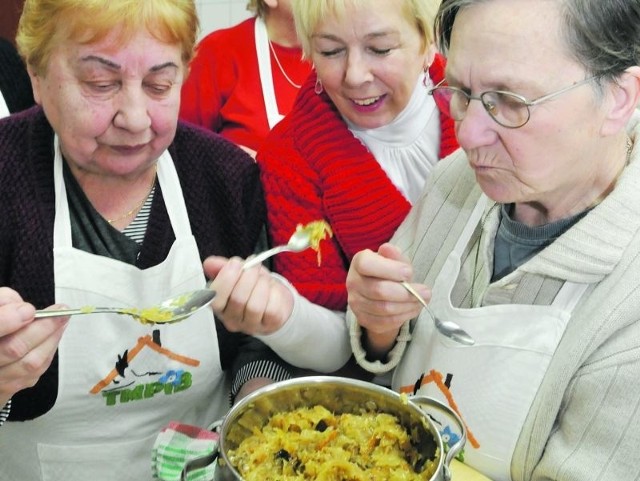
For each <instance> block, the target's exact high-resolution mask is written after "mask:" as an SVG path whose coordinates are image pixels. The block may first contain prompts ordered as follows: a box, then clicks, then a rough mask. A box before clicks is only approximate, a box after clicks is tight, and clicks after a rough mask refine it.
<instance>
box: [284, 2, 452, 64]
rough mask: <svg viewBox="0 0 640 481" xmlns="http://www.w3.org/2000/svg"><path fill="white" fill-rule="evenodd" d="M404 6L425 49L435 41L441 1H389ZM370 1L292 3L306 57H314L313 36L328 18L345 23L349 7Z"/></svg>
mask: <svg viewBox="0 0 640 481" xmlns="http://www.w3.org/2000/svg"><path fill="white" fill-rule="evenodd" d="M387 1H393V2H394V3H396V4H398V5H399V7H401V8H402V9H403V11H404V13H405V15H406V17H407V19H408V20H409V21H410V22H413V23H414V24H415V26H416V28H417V29H418V31H419V32H420V34H421V36H422V38H423V47H426V46H427V45H431V44H432V43H433V41H434V36H433V21H434V19H435V16H436V12H437V11H438V7H439V6H440V0H387ZM368 3H369V0H292V2H291V7H292V8H291V9H292V11H293V18H294V20H295V24H296V31H297V32H298V38H299V40H300V43H301V44H302V49H303V51H304V54H305V57H307V58H309V56H310V55H311V36H312V35H313V33H314V31H315V29H316V27H317V26H318V24H319V23H320V22H321V21H322V19H324V18H326V16H327V15H335V16H336V17H337V18H339V19H341V20H344V19H345V18H346V16H347V9H348V8H349V7H350V6H355V7H366V6H367V4H368Z"/></svg>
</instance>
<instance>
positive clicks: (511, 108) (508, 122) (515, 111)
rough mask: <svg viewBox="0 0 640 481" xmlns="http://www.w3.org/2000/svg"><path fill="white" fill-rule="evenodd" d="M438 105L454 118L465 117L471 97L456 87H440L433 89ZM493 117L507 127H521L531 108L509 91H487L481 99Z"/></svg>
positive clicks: (460, 118) (458, 119)
mask: <svg viewBox="0 0 640 481" xmlns="http://www.w3.org/2000/svg"><path fill="white" fill-rule="evenodd" d="M433 98H434V100H435V102H436V105H437V107H438V108H439V109H440V110H441V111H442V112H443V113H444V114H445V115H448V116H449V117H451V118H452V119H453V120H456V121H460V120H462V119H463V118H464V116H465V114H466V113H467V109H468V107H469V102H471V97H470V96H469V95H468V94H467V93H466V92H464V91H462V90H458V89H454V88H447V87H444V88H439V89H437V90H434V91H433ZM477 100H480V101H481V102H482V105H483V106H484V108H485V110H486V111H487V112H488V113H489V115H491V117H492V118H493V119H494V120H495V121H496V122H498V123H499V124H501V125H504V126H505V127H519V126H521V125H524V124H525V123H526V122H527V120H528V119H529V110H528V107H527V104H526V103H525V101H523V99H521V98H520V97H518V96H517V95H515V94H510V93H508V92H485V93H483V94H482V95H481V96H480V98H479V99H477Z"/></svg>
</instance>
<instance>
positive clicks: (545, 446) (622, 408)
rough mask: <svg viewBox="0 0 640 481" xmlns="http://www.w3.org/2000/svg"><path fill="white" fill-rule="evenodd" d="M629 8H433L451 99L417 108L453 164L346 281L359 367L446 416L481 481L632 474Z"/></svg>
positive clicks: (636, 327) (636, 167) (639, 306)
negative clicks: (463, 438) (457, 332)
mask: <svg viewBox="0 0 640 481" xmlns="http://www.w3.org/2000/svg"><path fill="white" fill-rule="evenodd" d="M639 12H640V4H639V3H638V1H637V0H620V1H616V2H602V1H601V0H587V1H577V0H567V1H547V2H540V1H536V0H523V1H519V2H513V1H510V0H488V1H486V0H485V1H481V0H445V1H443V2H442V4H441V6H440V10H439V14H438V16H437V23H436V27H437V31H438V33H439V36H440V37H439V43H440V47H441V48H442V49H443V51H445V52H446V54H447V58H448V63H447V70H446V80H447V82H448V86H443V85H438V86H436V87H435V88H433V89H432V91H431V93H432V95H433V96H434V98H435V100H436V102H437V103H438V106H439V107H440V108H441V109H442V111H443V112H445V113H447V114H448V115H450V116H451V117H452V118H453V119H454V120H455V122H456V134H457V138H458V141H459V143H460V146H461V147H462V149H461V150H459V151H458V152H456V153H454V154H452V155H451V156H450V157H449V158H447V159H445V160H444V161H442V163H441V164H439V165H438V166H437V167H436V170H435V173H434V175H433V177H432V179H433V180H432V182H430V183H429V184H428V185H427V187H426V188H425V190H424V192H423V196H422V199H421V200H420V202H419V203H417V205H416V206H414V208H413V210H412V211H411V213H410V214H409V217H408V218H407V219H406V220H405V222H404V223H403V224H402V225H401V226H400V228H399V230H398V231H397V232H396V234H395V236H394V237H393V239H392V240H391V242H390V243H389V244H385V245H383V246H382V247H381V248H380V249H379V250H378V252H372V251H363V252H361V253H360V254H358V255H357V256H356V257H355V259H354V261H353V263H352V268H351V271H350V273H349V277H348V279H347V285H348V289H349V301H350V311H349V313H348V321H349V323H350V329H351V340H352V346H353V349H354V351H355V354H356V358H357V359H358V361H359V363H360V364H361V365H362V366H364V367H366V368H367V369H369V370H371V371H372V372H376V373H385V372H390V371H391V372H392V373H393V380H392V387H393V389H395V390H398V391H401V392H405V393H407V394H409V395H410V394H413V393H421V394H427V395H430V396H433V397H437V398H439V399H441V400H443V401H444V402H446V403H448V404H449V405H450V406H451V407H452V408H453V409H455V410H456V411H457V412H458V413H459V414H460V416H461V417H462V419H463V420H464V422H465V424H466V427H467V430H468V441H467V444H466V448H465V450H464V454H463V459H464V461H465V462H466V463H468V464H469V465H470V466H472V467H473V468H475V469H477V470H479V471H481V472H482V473H484V474H485V475H487V476H489V477H490V478H491V479H494V480H501V481H502V480H505V481H506V480H512V479H513V480H518V481H521V480H557V481H560V480H563V481H569V480H581V481H587V480H593V481H596V480H597V481H613V480H620V479H637V478H638V476H639V475H640V450H638V443H637V439H638V432H639V431H640V416H638V412H639V409H638V408H639V406H640V404H639V403H640V401H639V400H640V389H639V388H638V387H637V386H638V379H639V378H640V354H639V353H640V297H639V296H638V294H637V291H638V289H639V288H640V277H639V276H638V272H640V262H639V259H640V209H638V205H640V190H639V189H640V150H638V148H637V147H636V145H637V139H638V134H640V124H639V119H638V116H637V112H636V109H635V107H636V105H637V102H638V99H639V98H640V67H639V66H638V65H639V64H640V50H638V45H640V22H639V21H638V20H640V19H639V18H638V15H639ZM614 32H615V34H614ZM399 281H410V282H413V287H415V288H416V289H417V290H418V292H419V293H420V294H422V296H424V297H425V298H426V299H427V300H429V299H430V308H431V309H430V310H431V311H432V313H433V315H434V316H435V317H437V318H439V319H440V320H442V321H447V320H450V321H455V322H456V323H457V324H459V325H460V326H461V327H462V328H463V329H464V330H466V331H467V332H468V333H469V334H470V335H471V336H472V337H473V339H474V340H475V344H474V345H472V346H465V345H462V344H458V343H456V342H454V341H452V340H449V339H447V338H445V337H443V336H442V335H440V334H439V333H438V332H437V331H436V330H435V329H434V322H433V319H432V317H431V314H430V313H429V312H427V311H425V310H422V309H421V306H420V304H418V303H417V302H416V301H415V299H413V297H411V295H410V294H409V293H408V292H407V291H406V290H405V289H404V288H403V286H402V285H401V284H400V282H399ZM436 421H437V422H439V423H441V424H440V425H439V426H440V429H441V432H442V434H443V437H444V438H445V439H451V440H454V439H456V438H457V436H459V435H460V433H457V432H456V430H455V429H454V426H451V425H450V423H448V422H447V421H446V420H444V419H438V418H437V416H436Z"/></svg>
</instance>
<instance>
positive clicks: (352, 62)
mask: <svg viewBox="0 0 640 481" xmlns="http://www.w3.org/2000/svg"><path fill="white" fill-rule="evenodd" d="M346 61H347V65H346V69H345V75H344V82H345V84H346V85H347V86H349V87H357V86H359V85H362V84H363V83H365V82H369V81H371V80H373V75H372V74H371V68H370V65H369V63H368V62H367V60H366V59H365V58H363V56H362V55H361V54H360V52H349V54H348V55H347V60H346Z"/></svg>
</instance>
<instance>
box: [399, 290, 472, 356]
mask: <svg viewBox="0 0 640 481" xmlns="http://www.w3.org/2000/svg"><path fill="white" fill-rule="evenodd" d="M400 284H402V286H403V287H404V288H405V289H406V290H407V291H409V292H410V293H411V294H412V295H413V297H415V298H416V299H418V302H420V304H422V307H424V308H425V309H426V310H427V312H428V313H429V316H431V319H433V323H434V324H435V326H436V329H437V330H438V331H439V332H440V334H442V335H444V336H446V337H448V338H449V339H453V340H454V341H456V342H459V343H460V344H464V345H466V346H473V345H474V344H475V341H474V340H473V338H472V337H471V336H470V335H469V334H467V332H466V331H465V330H463V329H462V328H461V327H460V326H458V325H457V324H456V323H455V322H453V321H441V320H440V319H438V318H437V317H436V316H435V314H434V313H433V311H432V310H431V308H430V307H429V304H427V301H425V300H424V298H423V297H422V296H421V295H420V294H419V293H418V291H416V290H415V289H414V288H413V287H412V286H411V284H409V283H408V282H405V281H403V282H401V283H400Z"/></svg>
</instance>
